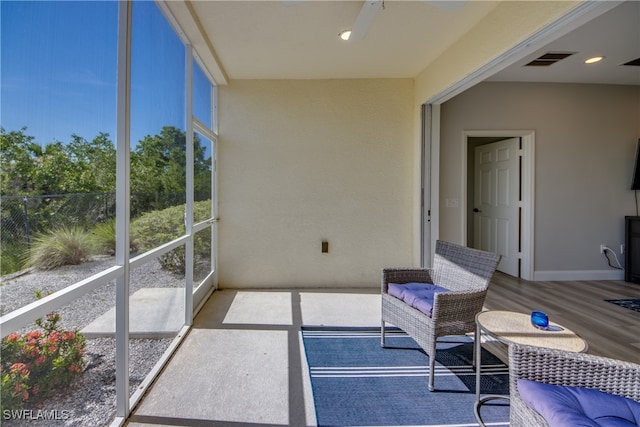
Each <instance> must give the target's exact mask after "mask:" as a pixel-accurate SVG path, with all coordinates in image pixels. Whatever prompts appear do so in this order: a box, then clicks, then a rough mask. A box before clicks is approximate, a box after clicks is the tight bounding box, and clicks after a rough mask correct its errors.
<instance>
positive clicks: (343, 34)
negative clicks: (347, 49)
mask: <svg viewBox="0 0 640 427" xmlns="http://www.w3.org/2000/svg"><path fill="white" fill-rule="evenodd" d="M338 35H339V36H340V38H341V39H342V40H344V41H347V40H349V37H351V30H344V31H341V32H340V34H338Z"/></svg>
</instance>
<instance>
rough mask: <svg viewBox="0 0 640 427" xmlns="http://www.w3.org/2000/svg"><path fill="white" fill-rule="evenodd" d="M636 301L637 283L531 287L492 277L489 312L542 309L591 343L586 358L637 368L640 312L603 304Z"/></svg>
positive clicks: (536, 284) (541, 284)
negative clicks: (614, 361)
mask: <svg viewBox="0 0 640 427" xmlns="http://www.w3.org/2000/svg"><path fill="white" fill-rule="evenodd" d="M625 298H640V284H635V283H629V282H624V281H613V280H607V281H591V280H589V281H587V280H585V281H562V282H529V281H526V280H521V279H516V278H514V277H511V276H508V275H506V274H502V273H496V274H495V275H494V278H493V280H492V283H491V286H490V287H489V292H488V294H487V298H486V300H485V308H487V309H489V310H510V311H518V312H522V313H530V312H531V311H532V310H542V311H544V312H546V313H547V314H548V315H549V318H550V320H551V321H553V322H557V323H559V324H561V325H563V326H566V327H567V328H569V329H571V330H573V331H574V332H575V333H577V334H578V335H580V336H581V337H582V338H584V339H585V340H586V341H587V342H588V343H589V350H588V353H590V354H595V355H599V356H605V357H610V358H613V359H620V360H626V361H629V362H633V363H639V364H640V313H638V312H635V311H633V310H630V309H627V308H623V307H620V306H617V305H615V304H612V303H609V302H606V301H605V299H625Z"/></svg>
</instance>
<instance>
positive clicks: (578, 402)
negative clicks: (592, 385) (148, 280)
mask: <svg viewBox="0 0 640 427" xmlns="http://www.w3.org/2000/svg"><path fill="white" fill-rule="evenodd" d="M518 392H519V393H520V396H521V397H522V400H523V401H524V402H525V403H526V404H527V406H528V407H530V408H531V409H533V410H534V411H536V412H537V413H539V414H540V415H542V417H543V418H544V419H545V420H546V421H547V423H549V426H550V427H560V426H563V427H569V426H571V427H630V426H640V402H636V401H635V400H631V399H627V398H625V397H622V396H616V395H614V394H609V393H605V392H602V391H600V390H594V389H589V388H582V387H565V386H560V385H552V384H545V383H539V382H536V381H529V380H523V379H519V380H518Z"/></svg>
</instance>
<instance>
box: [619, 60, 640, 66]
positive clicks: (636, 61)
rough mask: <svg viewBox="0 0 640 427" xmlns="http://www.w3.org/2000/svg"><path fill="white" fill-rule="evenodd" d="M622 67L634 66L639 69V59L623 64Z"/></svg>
mask: <svg viewBox="0 0 640 427" xmlns="http://www.w3.org/2000/svg"><path fill="white" fill-rule="evenodd" d="M622 65H633V66H636V67H640V58H638V59H634V60H633V61H629V62H625V63H624V64H622Z"/></svg>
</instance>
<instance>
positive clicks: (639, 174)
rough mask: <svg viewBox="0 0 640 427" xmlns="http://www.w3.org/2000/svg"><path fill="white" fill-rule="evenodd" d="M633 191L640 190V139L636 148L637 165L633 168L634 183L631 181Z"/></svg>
mask: <svg viewBox="0 0 640 427" xmlns="http://www.w3.org/2000/svg"><path fill="white" fill-rule="evenodd" d="M631 189H632V190H640V139H639V140H638V147H637V148H636V164H635V167H634V168H633V181H631Z"/></svg>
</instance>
